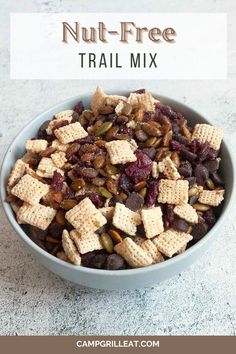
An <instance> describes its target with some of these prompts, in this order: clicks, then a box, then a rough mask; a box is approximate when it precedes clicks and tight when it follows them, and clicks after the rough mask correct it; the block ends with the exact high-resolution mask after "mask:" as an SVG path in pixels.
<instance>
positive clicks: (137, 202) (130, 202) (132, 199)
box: [125, 192, 144, 211]
mask: <svg viewBox="0 0 236 354" xmlns="http://www.w3.org/2000/svg"><path fill="white" fill-rule="evenodd" d="M143 204H144V198H143V197H142V196H141V195H140V194H138V193H136V192H133V193H131V194H130V195H129V197H128V198H127V199H126V202H125V206H126V208H129V209H130V210H132V211H137V210H139V209H141V208H142V207H143Z"/></svg>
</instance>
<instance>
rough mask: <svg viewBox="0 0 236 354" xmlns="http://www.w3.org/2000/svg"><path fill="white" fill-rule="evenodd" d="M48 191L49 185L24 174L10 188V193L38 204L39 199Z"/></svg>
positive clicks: (32, 203)
mask: <svg viewBox="0 0 236 354" xmlns="http://www.w3.org/2000/svg"><path fill="white" fill-rule="evenodd" d="M48 192H49V186H48V185H47V184H44V183H42V182H40V181H38V180H37V179H36V178H33V177H31V176H30V175H24V176H23V177H22V178H21V179H20V181H19V182H18V183H17V184H16V185H15V186H14V187H13V188H12V190H11V193H12V194H13V195H15V196H16V197H18V198H20V199H21V200H23V201H24V202H27V203H29V204H31V205H35V204H38V203H39V201H40V199H41V198H42V197H43V196H44V195H46V194H47V193H48Z"/></svg>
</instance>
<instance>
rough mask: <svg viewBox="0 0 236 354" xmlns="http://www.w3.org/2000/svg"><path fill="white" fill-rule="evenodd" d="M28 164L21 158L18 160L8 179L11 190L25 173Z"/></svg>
mask: <svg viewBox="0 0 236 354" xmlns="http://www.w3.org/2000/svg"><path fill="white" fill-rule="evenodd" d="M27 166H28V165H27V164H26V163H24V162H23V161H22V160H20V159H19V160H17V161H16V163H15V165H14V166H13V168H12V170H11V173H10V177H9V179H8V184H7V187H8V190H10V189H11V188H12V187H13V186H14V184H15V183H16V182H17V181H18V180H19V179H20V178H21V177H22V176H23V175H24V174H25V172H26V167H27Z"/></svg>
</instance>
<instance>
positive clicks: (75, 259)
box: [62, 230, 81, 265]
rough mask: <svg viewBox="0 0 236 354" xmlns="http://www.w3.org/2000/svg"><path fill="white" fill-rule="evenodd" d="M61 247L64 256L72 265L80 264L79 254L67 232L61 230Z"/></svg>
mask: <svg viewBox="0 0 236 354" xmlns="http://www.w3.org/2000/svg"><path fill="white" fill-rule="evenodd" d="M62 247H63V249H64V251H65V254H66V256H67V257H68V259H69V260H70V261H71V262H72V263H73V264H76V265H80V264H81V257H80V254H79V252H78V250H77V248H76V246H75V244H74V241H73V240H72V239H71V238H70V235H69V232H68V231H67V230H63V232H62Z"/></svg>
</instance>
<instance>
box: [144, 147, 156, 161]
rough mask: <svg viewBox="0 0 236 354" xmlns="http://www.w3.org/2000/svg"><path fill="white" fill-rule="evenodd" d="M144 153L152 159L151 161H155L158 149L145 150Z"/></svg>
mask: <svg viewBox="0 0 236 354" xmlns="http://www.w3.org/2000/svg"><path fill="white" fill-rule="evenodd" d="M142 152H143V153H144V154H146V155H147V156H148V157H150V159H151V160H153V159H154V158H155V155H156V149H155V148H152V147H151V148H144V149H143V150H142Z"/></svg>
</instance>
